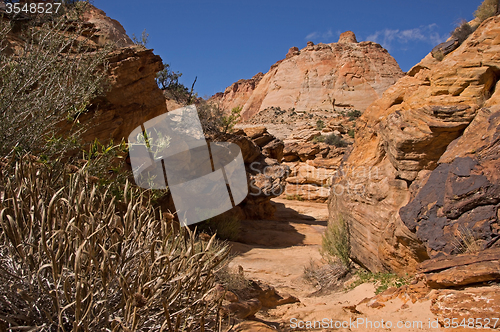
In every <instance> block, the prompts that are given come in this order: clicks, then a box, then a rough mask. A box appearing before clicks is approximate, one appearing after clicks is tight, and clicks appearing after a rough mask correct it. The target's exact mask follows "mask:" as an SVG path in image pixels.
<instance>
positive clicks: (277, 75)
mask: <svg viewBox="0 0 500 332" xmlns="http://www.w3.org/2000/svg"><path fill="white" fill-rule="evenodd" d="M402 76H403V72H402V71H401V69H400V68H399V66H398V64H397V63H396V61H395V60H394V58H392V57H391V56H390V55H389V53H388V52H387V50H385V49H383V48H382V47H381V46H380V45H379V44H377V43H373V42H369V41H367V42H359V43H358V42H357V40H356V37H355V35H354V33H352V32H351V31H347V32H344V33H343V34H342V35H341V36H340V38H339V41H338V42H337V43H330V44H323V43H320V44H317V45H314V44H313V43H312V42H308V46H306V47H305V48H303V49H301V50H299V49H298V48H297V47H292V48H290V50H289V51H288V53H287V55H286V58H285V59H283V60H280V61H278V62H276V63H275V64H274V65H272V66H271V69H270V70H269V72H267V73H266V74H265V75H264V76H263V77H261V78H260V76H259V82H258V84H257V85H256V86H255V87H253V85H250V87H251V89H250V88H249V87H247V85H244V87H246V88H244V89H242V92H241V93H238V91H239V90H238V89H240V84H238V83H235V84H233V85H232V86H231V87H229V88H228V89H226V91H225V92H224V94H223V95H221V96H219V98H220V99H219V100H220V101H221V105H222V106H223V107H224V108H228V109H230V107H231V106H233V105H236V103H240V105H242V106H243V111H242V118H243V120H249V119H251V118H252V117H254V116H255V115H256V114H257V113H259V112H261V111H263V110H265V109H267V108H270V107H280V108H281V109H284V110H286V109H295V110H296V111H309V110H315V109H326V110H331V111H333V110H334V109H335V108H354V109H358V110H361V111H364V110H365V109H366V107H367V106H368V105H369V104H370V103H371V102H373V101H374V100H375V99H377V98H379V97H380V96H381V95H382V93H383V92H384V91H385V90H386V89H387V88H388V87H389V86H391V85H392V84H394V83H395V82H396V81H397V80H398V79H399V78H400V77H402ZM251 81H252V84H253V83H254V82H255V77H254V78H253V79H252V80H251ZM235 87H238V88H237V89H236V90H235Z"/></svg>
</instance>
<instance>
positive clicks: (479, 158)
mask: <svg viewBox="0 0 500 332" xmlns="http://www.w3.org/2000/svg"><path fill="white" fill-rule="evenodd" d="M499 54H500V17H498V16H497V17H492V18H490V19H488V20H486V21H484V22H483V23H482V24H481V25H480V26H479V28H478V29H477V30H476V31H475V32H474V33H473V34H472V35H471V36H469V38H468V39H467V40H466V41H465V42H464V43H463V44H462V45H461V46H460V47H459V48H457V49H456V50H454V51H453V52H451V53H450V54H448V55H447V56H446V57H445V58H444V59H443V60H442V61H441V62H440V61H438V60H436V59H434V58H432V57H431V56H430V55H428V56H427V57H425V58H424V59H423V60H422V61H421V62H420V63H419V64H417V65H416V66H415V67H413V68H412V69H411V70H410V71H409V72H408V75H407V76H404V77H403V78H401V79H400V80H399V81H398V82H397V83H396V84H395V85H393V86H392V87H390V88H389V89H387V91H385V93H384V94H383V96H382V98H380V99H378V100H377V101H375V102H373V103H372V104H371V105H370V106H369V107H368V108H367V110H366V111H365V113H364V114H363V115H362V117H361V118H360V119H358V121H357V128H356V141H355V145H354V148H353V150H352V152H351V153H350V155H349V157H348V158H347V160H346V161H345V162H344V164H343V167H344V169H345V170H347V171H346V172H345V173H344V174H342V176H340V177H337V178H336V180H337V181H336V183H335V184H334V185H333V188H336V187H337V188H340V187H341V188H344V189H346V190H344V191H343V192H342V194H335V193H334V191H333V190H332V193H331V194H330V198H329V209H330V222H333V223H334V222H336V220H338V218H339V216H340V215H342V217H343V218H344V219H346V220H347V221H348V223H349V225H350V233H351V244H352V257H353V259H354V260H355V261H357V262H358V263H360V264H361V265H363V266H365V267H367V268H369V269H370V270H372V271H383V270H392V271H396V272H399V273H404V272H414V271H415V270H416V267H417V265H418V263H419V262H421V261H423V260H425V259H428V258H436V257H440V256H445V255H454V254H457V253H459V252H460V249H461V248H460V247H461V246H462V245H463V241H461V240H459V239H460V237H461V236H463V235H464V233H466V231H467V230H468V231H470V233H471V234H470V236H469V237H472V239H473V240H474V242H475V243H477V244H478V245H479V246H480V248H481V249H486V248H489V247H492V246H493V247H494V246H498V245H499V243H498V241H497V240H498V238H499V237H500V234H499V224H498V219H499V212H498V209H499V202H500V188H499V186H498V183H499V179H498V177H499V172H498V169H499V166H500V162H499V158H500V153H499V152H500V138H499V137H500V132H499V129H498V128H499V124H500V122H499V119H500V105H499V101H500V89H498V80H499V78H500V56H499ZM337 192H340V191H337ZM461 243H462V244H461Z"/></svg>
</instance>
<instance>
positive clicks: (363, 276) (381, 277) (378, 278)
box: [349, 269, 409, 294]
mask: <svg viewBox="0 0 500 332" xmlns="http://www.w3.org/2000/svg"><path fill="white" fill-rule="evenodd" d="M356 277H357V280H356V281H354V282H352V283H351V284H350V285H349V289H354V288H356V287H358V286H359V285H361V284H364V283H367V282H370V283H373V284H374V285H375V287H376V289H375V294H380V293H382V292H383V291H385V290H386V289H388V288H389V287H396V288H399V287H401V286H404V285H408V283H409V278H408V274H407V275H406V276H404V277H399V276H398V275H397V274H395V273H389V272H377V273H373V272H370V271H367V270H364V269H361V270H358V271H356Z"/></svg>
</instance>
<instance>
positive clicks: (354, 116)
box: [347, 110, 362, 121]
mask: <svg viewBox="0 0 500 332" xmlns="http://www.w3.org/2000/svg"><path fill="white" fill-rule="evenodd" d="M361 114H362V113H361V111H358V110H351V111H349V112H347V116H348V117H349V120H351V121H352V120H355V119H357V118H359V117H360V116H361Z"/></svg>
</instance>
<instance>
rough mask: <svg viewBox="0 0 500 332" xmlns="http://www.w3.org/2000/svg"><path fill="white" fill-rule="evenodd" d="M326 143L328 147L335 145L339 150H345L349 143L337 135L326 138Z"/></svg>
mask: <svg viewBox="0 0 500 332" xmlns="http://www.w3.org/2000/svg"><path fill="white" fill-rule="evenodd" d="M325 143H326V144H328V145H334V146H336V147H338V148H343V147H346V146H347V142H346V141H344V140H343V139H342V138H341V137H340V136H337V135H335V134H330V135H327V136H326V137H325Z"/></svg>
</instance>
